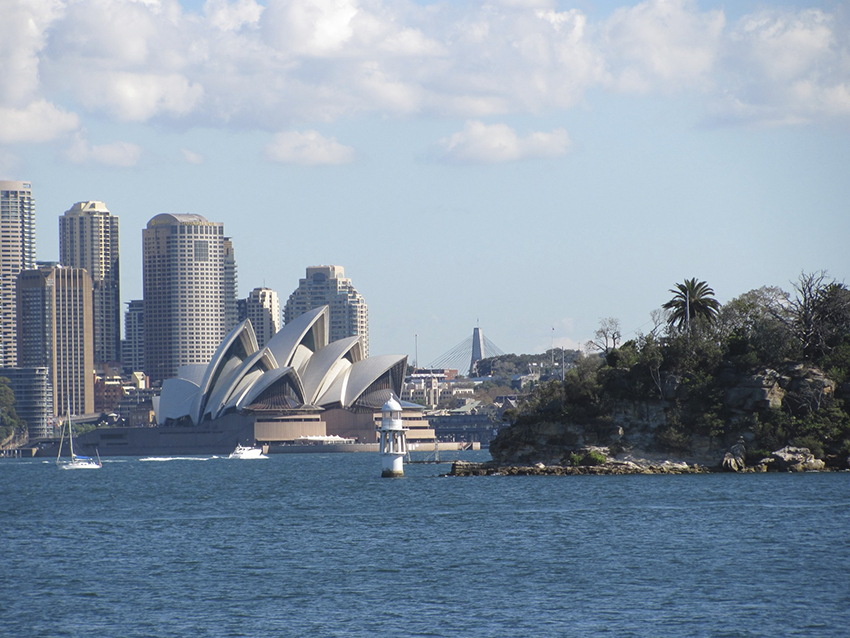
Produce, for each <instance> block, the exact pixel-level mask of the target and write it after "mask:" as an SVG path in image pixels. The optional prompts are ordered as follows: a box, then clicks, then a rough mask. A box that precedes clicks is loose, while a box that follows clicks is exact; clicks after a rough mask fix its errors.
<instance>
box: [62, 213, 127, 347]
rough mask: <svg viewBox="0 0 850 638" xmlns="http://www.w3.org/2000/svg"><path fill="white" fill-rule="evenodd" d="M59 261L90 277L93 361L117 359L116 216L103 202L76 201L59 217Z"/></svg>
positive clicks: (118, 319)
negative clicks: (83, 269) (92, 314)
mask: <svg viewBox="0 0 850 638" xmlns="http://www.w3.org/2000/svg"><path fill="white" fill-rule="evenodd" d="M59 262H60V263H61V264H62V265H63V266H69V267H72V268H85V269H86V271H88V273H89V276H90V277H91V280H92V286H93V303H92V307H93V309H94V320H93V324H94V360H95V363H115V362H117V361H119V360H120V359H121V282H120V277H119V272H118V270H119V268H118V218H117V217H115V216H113V215H111V214H110V212H109V209H107V208H106V204H104V203H103V202H78V203H76V204H74V205H73V206H72V207H71V208H70V210H67V211H65V215H64V216H63V217H60V218H59Z"/></svg>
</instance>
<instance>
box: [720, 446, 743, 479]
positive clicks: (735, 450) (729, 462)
mask: <svg viewBox="0 0 850 638" xmlns="http://www.w3.org/2000/svg"><path fill="white" fill-rule="evenodd" d="M746 458H747V448H746V447H744V439H742V438H741V439H738V442H737V443H736V444H735V445H733V446H732V449H730V450H729V451H728V452H727V453H726V456H724V457H723V462H722V463H721V467H722V468H723V469H724V470H727V471H729V472H742V471H743V470H744V469H745V468H746V467H747V463H746Z"/></svg>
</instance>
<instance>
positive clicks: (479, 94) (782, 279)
mask: <svg viewBox="0 0 850 638" xmlns="http://www.w3.org/2000/svg"><path fill="white" fill-rule="evenodd" d="M0 3H2V7H3V12H4V15H6V16H8V17H9V18H8V19H9V25H10V27H9V29H10V31H9V33H11V34H12V36H11V37H9V38H6V39H5V40H4V42H3V43H0V178H6V179H19V180H28V181H32V182H33V188H34V190H35V193H36V199H37V215H38V222H37V234H38V239H37V243H38V257H39V259H43V260H50V259H56V258H57V257H58V248H57V245H58V242H57V233H58V231H57V229H58V221H57V219H58V217H59V216H60V215H61V214H62V213H63V212H64V211H65V210H67V209H68V208H70V206H71V205H72V204H73V203H75V202H77V201H83V200H88V199H97V200H102V201H104V202H105V203H106V204H107V206H108V207H109V208H110V210H111V211H112V212H113V213H114V214H116V215H118V216H119V217H120V219H121V250H122V297H123V298H124V299H125V300H129V299H134V298H139V297H140V296H141V229H142V228H143V227H144V226H145V224H146V223H147V221H148V220H149V219H150V218H151V217H153V216H154V215H156V214H158V213H161V212H195V213H200V214H202V215H204V216H206V217H207V218H208V219H211V220H214V221H220V222H223V223H224V224H225V231H226V233H227V234H228V235H230V236H232V237H233V240H234V244H235V248H236V255H237V260H238V267H239V287H240V295H242V296H246V295H247V294H248V292H249V291H250V290H251V289H252V288H254V287H256V286H261V285H266V286H269V287H271V288H274V289H275V290H277V291H278V293H279V294H280V295H281V298H282V299H283V300H285V298H286V297H287V296H288V295H289V293H290V292H291V291H292V290H293V289H294V288H295V287H296V286H297V284H298V279H299V277H302V276H303V275H304V270H305V268H306V267H307V266H311V265H318V264H329V263H333V264H340V265H343V266H344V267H345V269H346V274H347V275H348V276H350V277H351V278H352V280H353V282H354V285H355V286H356V287H357V289H358V290H359V291H360V292H361V293H362V294H363V295H364V297H365V298H366V301H367V303H368V304H369V310H370V323H371V336H370V341H371V344H370V345H371V351H372V353H373V354H389V353H408V354H410V355H413V354H414V335H418V344H419V361H420V363H422V364H427V363H429V362H430V361H432V360H434V359H436V358H437V357H439V355H441V354H443V353H444V352H446V351H448V350H449V349H450V348H452V347H453V346H454V345H456V344H457V343H459V342H460V341H461V340H462V339H464V338H465V337H467V336H469V335H470V334H471V331H472V328H473V327H474V326H475V325H476V324H479V325H480V326H481V327H482V328H483V329H484V331H485V334H486V335H487V336H488V338H489V339H490V340H492V341H493V342H494V343H496V344H497V345H498V346H499V347H500V348H501V349H502V350H503V351H505V352H541V351H543V350H545V349H546V348H548V347H549V346H550V344H551V341H552V338H553V335H554V339H555V342H556V343H557V344H560V345H565V346H568V347H575V346H577V345H578V344H581V343H583V342H585V341H587V340H588V339H589V338H591V337H592V334H593V331H594V330H595V329H596V327H597V326H598V322H599V320H600V319H601V318H603V317H617V318H619V319H620V321H621V323H622V327H623V330H624V332H625V333H626V336H627V337H628V336H633V335H634V333H635V332H636V331H640V330H643V331H647V330H649V329H650V328H651V322H650V313H651V311H653V310H654V309H656V308H658V307H659V306H660V305H661V304H662V303H663V302H664V301H666V300H667V299H668V298H669V296H670V294H669V292H668V290H669V289H670V288H671V287H672V286H673V285H674V284H675V283H676V282H679V281H682V280H683V279H684V278H690V277H697V278H699V279H702V280H706V281H707V282H708V283H709V285H710V286H712V287H713V288H714V290H715V292H716V294H717V297H718V299H719V300H720V301H721V302H726V301H728V300H730V299H732V298H734V297H736V296H737V295H740V294H742V293H744V292H747V291H749V290H751V289H753V288H757V287H759V286H762V285H778V286H781V287H783V288H785V289H786V290H790V288H791V281H793V280H795V279H796V278H797V276H798V275H799V274H800V272H801V271H807V272H809V271H814V270H821V269H824V270H827V271H828V272H829V274H830V275H832V276H833V277H835V278H837V279H839V280H846V279H847V277H848V275H850V256H848V255H850V251H848V240H850V210H849V209H848V208H849V207H848V202H849V201H850V177H848V176H850V5H848V3H846V2H810V3H807V2H736V3H730V5H729V6H726V5H724V4H722V3H716V2H705V1H700V2H695V1H688V0H648V1H646V2H641V3H636V2H611V1H605V2H593V1H592V0H583V1H579V2H574V3H568V2H552V1H550V0H500V1H498V2H475V1H469V2H419V3H415V2H406V1H399V0H270V1H268V2H265V3H257V2H254V0H239V1H237V2H228V1H227V0H210V1H208V2H206V3H203V2H189V1H188V0H186V1H185V2H184V3H182V4H181V3H179V2H177V1H176V0H139V1H122V0H109V1H107V0H75V1H74V2H67V1H64V0H21V1H18V0H0ZM553 328H554V331H553Z"/></svg>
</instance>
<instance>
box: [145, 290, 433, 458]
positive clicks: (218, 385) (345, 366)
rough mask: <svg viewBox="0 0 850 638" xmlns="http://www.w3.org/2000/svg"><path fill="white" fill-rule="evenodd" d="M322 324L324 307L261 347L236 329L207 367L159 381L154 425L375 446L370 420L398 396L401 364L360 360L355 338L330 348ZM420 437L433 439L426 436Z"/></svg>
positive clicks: (391, 359) (389, 359)
mask: <svg viewBox="0 0 850 638" xmlns="http://www.w3.org/2000/svg"><path fill="white" fill-rule="evenodd" d="M328 318H329V311H328V308H327V306H322V307H320V308H316V309H314V310H311V311H309V312H306V313H304V314H303V315H301V316H299V317H297V318H296V319H294V320H293V321H291V322H289V323H287V324H286V325H285V326H284V327H283V328H281V330H280V331H279V332H278V333H277V334H275V336H274V337H273V338H272V339H271V340H270V341H269V342H268V343H267V344H266V346H265V347H263V348H260V347H259V346H258V345H257V338H256V335H255V334H254V330H253V327H252V325H251V322H250V321H247V320H246V321H244V322H243V323H241V324H239V326H237V327H236V328H235V329H234V330H233V331H231V332H230V334H229V335H228V336H227V338H226V339H225V340H224V341H223V342H222V343H221V345H220V346H219V348H218V350H217V351H216V353H215V355H214V356H213V357H212V359H211V360H210V362H209V364H208V365H205V366H185V367H184V368H181V370H180V376H179V377H177V378H172V379H167V380H165V381H164V382H163V385H162V395H161V398H160V401H159V406H158V408H157V422H158V423H159V424H160V425H173V426H181V425H187V426H189V425H192V426H197V425H201V424H204V425H207V424H208V422H210V421H213V422H216V423H225V422H230V423H234V422H238V423H243V424H245V425H246V426H250V425H252V426H253V428H254V439H255V440H257V441H265V442H267V443H274V442H279V441H287V440H288V441H292V440H294V439H297V438H298V437H300V436H326V435H330V436H340V437H343V438H352V439H357V440H359V441H360V442H365V443H375V441H376V428H375V414H376V413H377V414H380V410H381V407H382V406H383V405H384V404H385V403H386V402H387V400H388V399H389V398H390V397H391V396H395V395H398V392H399V391H400V390H401V384H402V383H403V381H404V372H405V369H406V367H407V357H406V356H405V355H383V356H378V357H369V358H367V357H365V355H364V353H363V347H362V341H361V338H360V337H358V336H353V337H346V338H344V339H340V340H338V341H334V342H330V343H329V342H328ZM423 436H430V438H431V440H433V431H429V432H423ZM251 443H252V444H253V443H254V441H251Z"/></svg>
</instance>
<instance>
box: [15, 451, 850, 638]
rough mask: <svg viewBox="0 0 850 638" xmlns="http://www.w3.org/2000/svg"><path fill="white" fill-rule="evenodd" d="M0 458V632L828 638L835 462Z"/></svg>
mask: <svg viewBox="0 0 850 638" xmlns="http://www.w3.org/2000/svg"><path fill="white" fill-rule="evenodd" d="M447 469H448V466H445V465H416V466H408V467H407V468H406V473H407V476H406V477H405V478H404V479H381V478H380V463H379V460H378V458H377V455H372V454H337V455H280V456H273V457H271V458H269V459H267V460H253V461H236V460H229V459H225V458H212V459H206V460H204V459H200V458H197V457H195V458H185V459H172V460H166V461H160V462H155V461H151V460H141V459H137V458H127V459H106V461H105V463H104V467H103V469H102V470H98V471H79V472H63V471H60V470H58V469H57V468H56V467H55V466H53V465H52V464H51V463H44V462H42V461H41V460H3V461H0V530H2V535H3V536H2V538H3V540H2V554H0V635H8V636H90V635H102V636H128V637H129V636H181V637H183V636H319V637H323V636H346V637H348V636H370V637H371V636H394V637H395V636H462V637H481V638H484V637H487V638H490V637H493V636H508V637H513V636H588V635H602V636H606V635H607V636H842V635H843V636H847V635H850V474H848V473H841V474H767V475H745V476H738V475H729V474H723V475H695V476H584V477H583V476H576V477H472V478H440V477H438V476H437V475H438V474H439V473H441V472H445V471H447Z"/></svg>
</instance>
